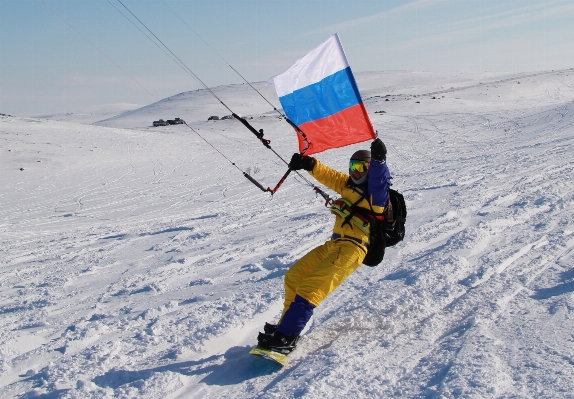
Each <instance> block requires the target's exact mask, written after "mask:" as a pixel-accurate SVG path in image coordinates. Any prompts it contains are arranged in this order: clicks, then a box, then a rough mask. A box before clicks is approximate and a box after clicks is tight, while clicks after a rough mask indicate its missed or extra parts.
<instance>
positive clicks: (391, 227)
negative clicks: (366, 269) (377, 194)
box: [363, 189, 407, 267]
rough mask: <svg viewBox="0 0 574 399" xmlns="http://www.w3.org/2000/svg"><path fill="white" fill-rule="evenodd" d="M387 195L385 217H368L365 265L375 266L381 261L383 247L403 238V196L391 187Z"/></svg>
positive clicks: (404, 208)
mask: <svg viewBox="0 0 574 399" xmlns="http://www.w3.org/2000/svg"><path fill="white" fill-rule="evenodd" d="M389 197H390V209H389V210H388V212H385V219H384V220H380V219H377V218H371V219H370V225H371V226H370V237H369V248H368V250H367V255H366V256H365V259H364V260H363V264H364V265H366V266H370V267H374V266H377V265H378V264H379V263H381V262H382V261H383V258H384V256H385V248H386V247H392V246H394V245H396V244H398V243H399V242H401V241H402V240H403V238H405V222H406V221H407V206H406V204H405V198H404V197H403V195H402V194H401V193H399V192H398V191H396V190H393V189H389ZM391 218H392V219H391Z"/></svg>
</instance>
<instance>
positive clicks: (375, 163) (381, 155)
mask: <svg viewBox="0 0 574 399" xmlns="http://www.w3.org/2000/svg"><path fill="white" fill-rule="evenodd" d="M392 184H393V183H391V172H390V171H389V167H388V166H387V147H386V146H385V144H384V143H383V142H382V141H381V139H379V138H376V139H375V140H373V142H372V143H371V163H370V166H369V192H370V193H371V204H372V205H373V206H381V207H385V206H387V203H388V201H389V186H391V185H392Z"/></svg>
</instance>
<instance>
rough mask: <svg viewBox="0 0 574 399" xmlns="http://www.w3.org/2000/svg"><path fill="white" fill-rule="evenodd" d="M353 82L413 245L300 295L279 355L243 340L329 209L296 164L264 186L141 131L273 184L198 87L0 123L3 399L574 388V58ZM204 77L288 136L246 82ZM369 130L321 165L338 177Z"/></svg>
mask: <svg viewBox="0 0 574 399" xmlns="http://www.w3.org/2000/svg"><path fill="white" fill-rule="evenodd" d="M356 75H357V81H358V84H359V87H360V89H361V91H362V93H363V97H364V99H365V103H366V105H367V109H368V111H369V114H370V115H371V118H372V120H373V123H374V125H375V128H376V129H377V130H378V132H379V134H380V136H381V138H382V139H383V140H384V142H385V143H386V145H387V148H388V150H389V154H388V163H389V167H390V169H391V172H392V174H393V176H394V180H393V181H394V187H395V188H396V189H398V190H399V191H401V192H402V193H403V194H404V195H405V199H406V201H407V207H408V211H409V216H408V220H407V237H406V238H405V240H404V241H403V242H402V243H400V244H399V245H397V246H396V247H394V248H391V249H389V250H388V251H387V254H386V257H385V260H384V263H383V264H382V265H380V266H378V267H376V268H369V267H366V266H363V267H361V268H359V270H358V271H357V272H356V273H355V274H353V275H352V276H351V277H350V278H349V279H348V280H347V281H346V282H345V283H344V284H343V285H342V286H341V288H339V289H338V290H337V291H335V292H334V293H333V294H332V295H331V296H330V297H329V298H328V299H327V300H326V301H325V302H323V303H322V304H321V306H320V307H319V308H317V309H316V312H315V316H314V317H313V319H312V321H311V323H310V325H309V327H308V330H307V331H306V333H305V335H304V337H303V338H302V340H301V341H300V344H299V346H298V348H297V350H296V351H295V352H293V354H292V359H291V362H290V365H289V366H288V367H286V368H284V369H282V368H280V367H279V366H276V365H274V364H272V363H271V362H268V361H265V360H263V359H260V358H257V357H255V356H250V355H249V354H248V352H249V349H250V348H251V347H252V346H253V345H254V344H255V342H256V335H257V332H258V331H259V330H261V329H262V327H263V324H264V323H265V322H266V321H270V322H272V321H275V320H276V318H277V316H278V314H279V312H280V310H281V308H282V295H283V292H282V278H283V275H284V274H285V272H286V271H287V269H288V268H289V266H290V265H292V264H293V263H294V262H295V261H296V260H297V259H298V258H300V257H301V256H302V255H303V254H305V253H306V252H307V251H308V250H310V249H311V248H313V247H314V246H316V245H319V244H321V243H323V242H324V241H325V240H327V239H328V238H329V236H330V232H331V227H332V223H333V218H334V216H332V215H331V214H330V213H329V212H328V210H327V209H326V208H325V207H324V201H323V200H322V198H320V197H316V196H315V194H314V192H313V191H312V189H311V188H310V187H308V186H307V185H306V184H305V183H304V181H303V180H302V179H301V178H299V177H297V176H292V177H289V178H288V179H287V180H286V182H285V183H284V184H283V186H282V187H281V189H280V190H279V191H278V192H277V193H276V194H275V195H274V196H273V197H271V196H270V195H269V194H266V193H263V192H261V191H260V190H259V189H258V188H257V187H255V186H254V185H252V184H251V183H250V182H249V181H248V180H247V179H245V178H244V177H243V176H242V175H241V172H240V171H239V170H237V169H236V168H235V167H234V166H232V165H231V164H230V163H229V162H227V161H226V160H225V159H224V158H223V157H222V156H221V155H220V154H218V153H217V152H216V151H215V150H214V149H213V148H211V147H210V146H208V145H207V144H206V143H205V142H204V141H203V140H202V139H201V138H200V137H199V136H197V135H196V134H195V133H194V132H193V131H191V130H190V129H189V128H188V127H187V126H185V125H174V126H166V127H156V128H153V127H151V122H152V121H153V120H155V119H158V118H163V119H172V117H173V116H179V117H181V118H183V119H185V120H186V121H188V122H189V123H190V125H191V126H192V127H193V128H194V129H196V130H197V132H198V133H199V134H201V135H202V136H203V137H205V138H206V139H207V140H209V142H210V143H212V144H213V145H214V146H216V147H217V149H219V150H220V151H221V152H222V153H223V154H224V155H225V156H226V157H228V158H229V159H231V160H232V161H233V162H235V163H236V164H237V166H238V167H239V168H241V169H242V170H245V171H247V170H249V171H250V173H251V174H252V176H253V177H255V178H256V179H257V180H258V181H260V182H261V184H263V185H264V186H266V187H267V186H271V187H273V186H274V185H275V184H276V183H277V181H278V180H279V179H280V177H281V176H282V175H283V173H284V172H285V170H286V167H285V165H284V163H282V162H281V161H280V160H279V159H278V158H276V157H275V156H274V155H273V153H272V152H271V151H269V150H267V149H265V148H264V147H262V146H261V145H260V143H258V142H257V140H256V139H255V138H254V137H253V135H252V134H251V133H250V132H249V131H247V130H246V129H245V128H244V127H243V126H242V125H241V124H240V123H238V122H237V121H235V120H223V121H215V122H214V121H210V122H207V117H208V116H210V115H219V116H224V115H227V114H229V112H228V111H227V110H226V109H225V108H223V107H222V106H221V105H220V104H219V103H218V102H217V101H216V100H214V99H213V98H212V97H211V96H210V95H209V93H207V92H205V91H194V92H185V93H181V94H179V95H176V96H173V97H170V98H168V99H165V100H161V101H157V102H154V103H153V104H151V105H148V106H145V107H142V108H139V109H135V110H134V109H132V110H131V111H127V112H124V113H122V114H120V115H119V116H116V117H113V118H109V117H108V116H109V115H108V114H107V113H106V112H107V111H106V112H102V114H101V115H100V116H101V117H98V116H97V115H96V116H95V117H94V118H93V119H90V120H89V121H88V119H86V114H81V113H79V114H78V115H77V119H74V116H73V115H75V114H71V115H68V116H67V118H66V119H63V118H62V117H61V116H54V117H52V118H23V117H13V116H0V152H1V154H2V155H1V156H0V171H1V174H2V185H1V187H0V201H1V203H2V207H0V244H1V245H0V254H1V256H0V270H1V272H0V315H1V317H0V354H1V356H0V396H1V397H2V398H32V397H39V398H160V397H161V398H170V399H176V398H273V397H277V398H299V397H305V398H324V397H327V398H339V397H353V398H370V397H376V398H382V397H411V398H419V397H428V398H459V397H465V398H502V397H505V398H510V397H513V398H532V397H537V398H557V397H560V398H572V397H574V394H573V392H574V333H573V331H574V316H573V315H574V262H573V260H574V189H573V187H574V186H573V185H572V179H573V178H574V158H573V157H572V153H573V152H574V70H561V71H542V72H540V73H530V74H517V75H502V74H482V75H468V74H467V75H463V74H436V73H422V72H407V71H394V72H393V71H391V72H370V73H362V74H356ZM256 86H257V87H258V88H259V89H261V90H262V91H263V92H264V95H265V96H266V97H267V98H269V99H270V100H271V101H272V102H275V103H278V101H277V99H276V96H274V94H273V87H271V86H269V87H266V86H264V84H263V83H257V84H256ZM214 90H215V92H216V93H217V95H218V96H220V97H221V99H222V100H223V101H224V102H226V103H227V104H229V105H230V107H231V108H232V109H233V110H234V111H235V112H236V113H238V114H242V115H244V116H245V117H248V118H253V119H249V121H250V122H251V123H252V124H253V125H254V126H255V127H256V128H257V129H259V128H263V129H264V131H265V137H266V138H268V139H270V140H271V145H272V146H273V148H274V149H275V150H276V151H277V152H278V153H279V154H281V155H282V156H283V157H284V158H285V159H288V158H289V157H290V154H292V153H293V152H294V151H295V150H296V148H297V144H296V138H295V134H294V133H293V131H292V129H291V128H290V127H289V126H288V125H287V124H286V123H285V122H284V121H281V120H280V119H279V118H277V114H276V113H274V112H273V111H272V109H271V108H270V106H269V105H268V104H266V103H265V102H264V101H263V100H262V99H261V97H259V95H258V94H257V93H255V92H254V91H253V90H252V89H250V88H249V87H248V86H247V85H234V86H224V87H218V88H215V89H214ZM433 97H434V99H433ZM386 100H388V101H386ZM126 109H127V108H126ZM124 110H125V109H122V110H121V111H124ZM382 111H385V112H384V113H383V112H382ZM91 116H94V115H91ZM58 119H59V120H58ZM96 120H97V121H99V122H97V123H95V124H92V125H88V124H83V123H85V122H86V121H88V122H90V123H92V122H96ZM78 122H83V123H78ZM367 145H368V144H367V143H364V144H357V145H354V146H350V147H347V148H341V149H335V150H330V151H327V152H325V153H321V154H318V158H319V159H321V161H323V162H325V163H327V164H328V165H331V166H332V167H334V168H337V169H339V170H345V169H346V164H347V159H348V156H349V155H350V154H351V153H352V152H354V151H355V150H357V149H360V148H366V147H365V146H367ZM21 168H22V169H23V170H20V169H21Z"/></svg>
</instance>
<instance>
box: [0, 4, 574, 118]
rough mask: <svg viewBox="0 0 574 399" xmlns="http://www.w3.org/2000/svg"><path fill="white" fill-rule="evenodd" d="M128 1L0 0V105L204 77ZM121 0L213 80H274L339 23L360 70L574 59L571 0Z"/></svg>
mask: <svg viewBox="0 0 574 399" xmlns="http://www.w3.org/2000/svg"><path fill="white" fill-rule="evenodd" d="M119 1H120V0H73V1H72V0H0V113H5V114H10V115H18V116H41V115H47V114H51V113H65V112H74V111H77V110H81V109H87V108H89V107H93V106H101V105H105V104H134V107H135V106H136V105H137V104H139V105H147V104H150V103H152V102H155V101H158V100H160V99H163V98H165V97H168V96H171V95H174V94H178V93H181V92H186V91H190V90H195V89H199V88H201V87H202V86H201V85H200V84H199V83H198V82H197V81H196V80H194V79H193V77H192V76H190V74H189V73H187V72H186V71H184V69H183V68H181V67H180V66H179V65H177V64H176V62H174V61H173V60H172V59H171V58H169V57H168V56H167V55H166V54H164V53H163V52H162V51H161V50H160V49H159V48H158V47H157V46H156V45H155V44H154V43H153V42H152V40H150V39H149V38H148V37H146V36H145V35H144V34H143V33H142V31H144V30H145V29H144V28H143V27H142V26H141V25H139V23H138V22H137V20H135V18H134V17H133V16H131V15H130V14H129V13H128V11H126V9H125V8H124V7H123V6H122V4H121V3H120V2H119ZM121 2H122V3H123V4H124V5H125V6H126V7H127V8H129V9H130V10H131V12H132V13H133V14H135V15H136V16H137V17H138V18H139V20H141V21H142V22H143V23H145V24H146V25H147V26H148V27H149V29H150V30H151V31H152V32H153V33H154V34H155V35H156V36H157V37H158V38H159V39H160V40H161V41H162V42H163V43H165V44H166V45H167V46H168V47H169V49H170V50H171V51H172V52H173V53H174V54H175V55H176V56H177V57H178V58H179V59H180V60H181V61H182V62H183V63H184V64H185V65H186V66H187V67H188V68H189V69H191V70H192V71H193V72H194V73H195V74H196V75H197V76H198V77H199V78H200V79H201V80H202V81H203V82H204V83H205V84H206V85H207V86H210V87H213V86H219V85H226V84H237V83H241V82H242V79H241V78H240V77H239V76H238V75H237V74H236V73H235V72H234V71H233V70H232V68H230V66H232V67H233V68H234V69H235V70H237V71H238V72H239V73H241V74H242V75H243V76H244V77H245V79H247V80H248V81H265V80H267V79H269V78H270V77H272V76H274V75H277V74H279V73H281V72H283V71H284V70H286V69H287V68H288V67H289V66H290V65H291V64H292V63H293V62H294V61H295V60H296V59H298V58H300V57H302V56H303V55H305V53H306V52H308V51H309V50H311V49H312V48H314V47H316V46H317V45H319V44H320V43H322V42H323V41H325V40H326V39H327V38H328V37H329V36H330V35H331V34H333V33H338V34H339V37H340V39H341V42H342V44H343V47H344V49H345V52H346V54H347V58H348V60H349V63H350V65H351V68H352V69H353V71H354V72H361V71H383V70H413V71H431V72H458V71H460V72H485V71H490V72H530V71H541V70H552V69H563V68H572V67H574V46H572V43H573V42H574V23H572V21H574V2H573V1H571V0H537V1H536V0H506V1H504V2H501V1H499V0H480V1H478V0H476V1H473V0H469V1H462V0H414V1H399V0H389V1H367V0H356V1H354V2H350V1H348V0H344V1H342V0H330V1H326V0H305V1H301V0H294V1H274V0H251V1H249V0H246V1H223V0H209V1H207V0H205V1H194V0H191V1H190V0H187V1H183V0H139V1H135V0H121ZM130 21H131V22H130ZM148 36H150V37H151V35H150V34H149V33H148Z"/></svg>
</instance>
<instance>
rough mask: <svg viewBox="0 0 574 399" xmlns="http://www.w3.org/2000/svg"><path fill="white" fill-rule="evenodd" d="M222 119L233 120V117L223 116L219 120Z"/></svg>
mask: <svg viewBox="0 0 574 399" xmlns="http://www.w3.org/2000/svg"><path fill="white" fill-rule="evenodd" d="M224 119H233V115H225V116H223V117H222V118H221V120H224Z"/></svg>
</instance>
